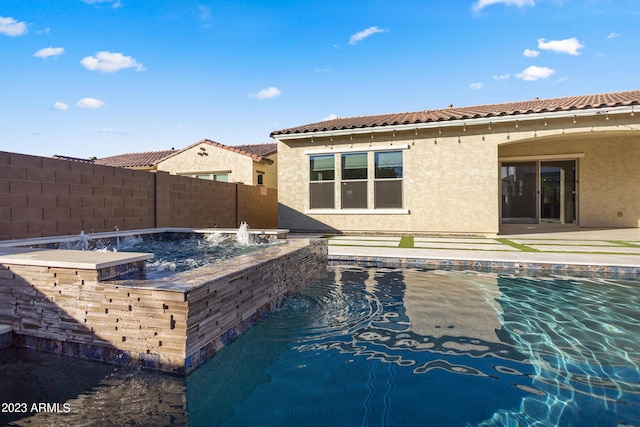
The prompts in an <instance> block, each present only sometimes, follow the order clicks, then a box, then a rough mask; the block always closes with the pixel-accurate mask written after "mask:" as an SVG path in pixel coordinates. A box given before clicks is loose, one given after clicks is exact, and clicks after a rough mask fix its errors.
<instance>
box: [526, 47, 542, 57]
mask: <svg viewBox="0 0 640 427" xmlns="http://www.w3.org/2000/svg"><path fill="white" fill-rule="evenodd" d="M522 54H523V55H524V56H526V57H527V58H537V57H538V55H540V51H538V50H533V49H525V50H524V52H522Z"/></svg>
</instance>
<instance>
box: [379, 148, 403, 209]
mask: <svg viewBox="0 0 640 427" xmlns="http://www.w3.org/2000/svg"><path fill="white" fill-rule="evenodd" d="M374 208H375V209H380V208H402V151H381V152H377V153H375V180H374Z"/></svg>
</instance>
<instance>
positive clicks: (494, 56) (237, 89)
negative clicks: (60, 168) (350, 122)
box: [0, 0, 640, 158]
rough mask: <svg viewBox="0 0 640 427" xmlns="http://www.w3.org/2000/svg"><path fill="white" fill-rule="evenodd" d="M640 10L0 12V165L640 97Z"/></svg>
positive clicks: (77, 7) (196, 5) (374, 4)
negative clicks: (320, 127)
mask: <svg viewBox="0 0 640 427" xmlns="http://www.w3.org/2000/svg"><path fill="white" fill-rule="evenodd" d="M639 23H640V0H582V1H578V0H447V1H444V0H422V1H418V0H393V1H390V0H372V1H365V0H349V1H345V0H322V1H320V0H306V1H303V0H279V1H277V2H276V1H260V0H241V1H232V0H227V1H205V0H202V1H192V0H181V1H175V0H153V1H151V0H56V1H52V0H0V151H9V152H17V153H24V154H32V155H38V156H45V157H49V156H52V155H65V156H72V157H83V158H88V157H93V156H95V157H98V158H100V157H107V156H112V155H117V154H123V153H132V152H144V151H159V150H166V149H170V148H177V149H180V148H184V147H187V146H189V145H191V144H193V143H195V142H197V141H199V140H201V139H203V138H207V139H210V140H214V141H216V142H219V143H222V144H226V145H242V144H260V143H268V142H274V140H272V139H271V138H270V137H269V134H270V133H271V132H273V131H275V130H280V129H284V128H289V127H294V126H300V125H304V124H308V123H315V122H319V121H323V120H326V119H330V118H335V117H352V116H362V115H374V114H386V113H395V112H408V111H419V110H425V109H432V110H433V109H440V108H446V107H447V106H449V105H451V104H453V105H454V106H456V107H462V106H473V105H484V104H494V103H503V102H513V101H522V100H529V99H534V98H535V97H539V98H555V97H563V96H573V95H583V94H596V93H605V92H618V91H625V90H637V89H640V78H639V74H638V65H639V63H640V28H639V25H638V24H639Z"/></svg>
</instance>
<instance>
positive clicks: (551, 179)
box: [500, 160, 577, 224]
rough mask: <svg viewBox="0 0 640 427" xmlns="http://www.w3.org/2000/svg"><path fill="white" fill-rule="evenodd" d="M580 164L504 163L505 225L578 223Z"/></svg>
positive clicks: (502, 185)
mask: <svg viewBox="0 0 640 427" xmlns="http://www.w3.org/2000/svg"><path fill="white" fill-rule="evenodd" d="M576 177H577V175H576V161H575V160H553V161H509V162H502V165H501V168H500V180H501V194H500V197H501V215H502V223H503V224H538V223H556V224H575V223H576V190H577V186H576Z"/></svg>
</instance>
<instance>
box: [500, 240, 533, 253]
mask: <svg viewBox="0 0 640 427" xmlns="http://www.w3.org/2000/svg"><path fill="white" fill-rule="evenodd" d="M495 240H496V242H500V243H502V244H503V245H507V246H511V247H512V248H516V249H518V250H519V251H522V252H540V250H539V249H536V248H532V247H531V246H527V245H523V244H522V243H516V242H514V241H512V240H509V239H504V238H497V239H495Z"/></svg>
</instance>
